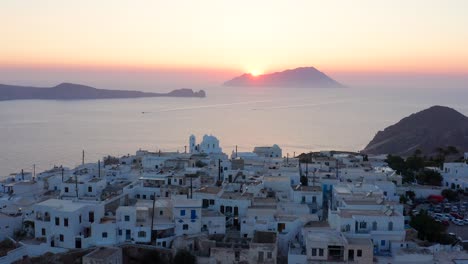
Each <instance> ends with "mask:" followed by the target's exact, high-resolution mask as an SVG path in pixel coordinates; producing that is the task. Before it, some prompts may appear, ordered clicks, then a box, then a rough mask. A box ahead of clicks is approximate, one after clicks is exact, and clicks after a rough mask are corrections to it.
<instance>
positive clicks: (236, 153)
mask: <svg viewBox="0 0 468 264" xmlns="http://www.w3.org/2000/svg"><path fill="white" fill-rule="evenodd" d="M236 158H237V145H236Z"/></svg>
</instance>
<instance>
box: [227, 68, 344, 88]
mask: <svg viewBox="0 0 468 264" xmlns="http://www.w3.org/2000/svg"><path fill="white" fill-rule="evenodd" d="M224 85H225V86H239V87H250V86H257V87H260V86H263V87H301V88H302V87H304V88H341V87H344V86H343V85H341V84H340V83H338V82H337V81H335V80H333V79H332V78H330V77H328V76H327V75H326V74H324V73H322V72H320V71H318V70H317V69H316V68H314V67H303V68H296V69H293V70H286V71H282V72H275V73H270V74H263V75H258V76H253V75H252V74H248V73H246V74H243V75H241V76H238V77H236V78H234V79H232V80H229V81H227V82H225V83H224Z"/></svg>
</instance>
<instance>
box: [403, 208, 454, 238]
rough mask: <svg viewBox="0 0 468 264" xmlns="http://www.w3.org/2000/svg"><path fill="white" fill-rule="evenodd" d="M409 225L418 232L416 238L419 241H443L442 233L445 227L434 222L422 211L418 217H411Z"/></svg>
mask: <svg viewBox="0 0 468 264" xmlns="http://www.w3.org/2000/svg"><path fill="white" fill-rule="evenodd" d="M410 225H411V227H413V228H414V229H416V230H417V231H418V238H419V239H421V240H428V241H429V242H442V241H444V239H445V237H444V233H445V230H446V227H445V226H444V225H442V224H441V223H438V222H436V221H435V220H434V219H433V218H432V217H430V216H429V215H428V214H427V212H426V211H424V210H421V212H419V214H418V215H415V216H412V217H411V221H410Z"/></svg>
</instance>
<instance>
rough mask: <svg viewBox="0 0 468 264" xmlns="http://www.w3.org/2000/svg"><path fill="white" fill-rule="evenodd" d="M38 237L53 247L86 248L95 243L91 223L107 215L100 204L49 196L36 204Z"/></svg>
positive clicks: (36, 232) (35, 221)
mask: <svg viewBox="0 0 468 264" xmlns="http://www.w3.org/2000/svg"><path fill="white" fill-rule="evenodd" d="M34 212H35V219H34V223H35V237H36V238H38V237H43V238H45V239H46V241H47V243H49V245H50V246H52V247H62V248H69V249H72V248H87V247H89V246H91V245H93V244H94V241H93V239H92V238H91V224H92V223H94V222H95V221H100V219H101V218H102V217H103V216H104V206H103V204H101V203H90V202H84V201H72V200H58V199H49V200H46V201H44V202H41V203H38V204H36V205H34Z"/></svg>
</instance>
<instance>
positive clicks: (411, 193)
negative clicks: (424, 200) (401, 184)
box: [405, 191, 416, 200]
mask: <svg viewBox="0 0 468 264" xmlns="http://www.w3.org/2000/svg"><path fill="white" fill-rule="evenodd" d="M405 194H406V197H408V198H410V199H411V200H414V198H415V197H416V194H415V193H414V192H413V191H406V193H405Z"/></svg>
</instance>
